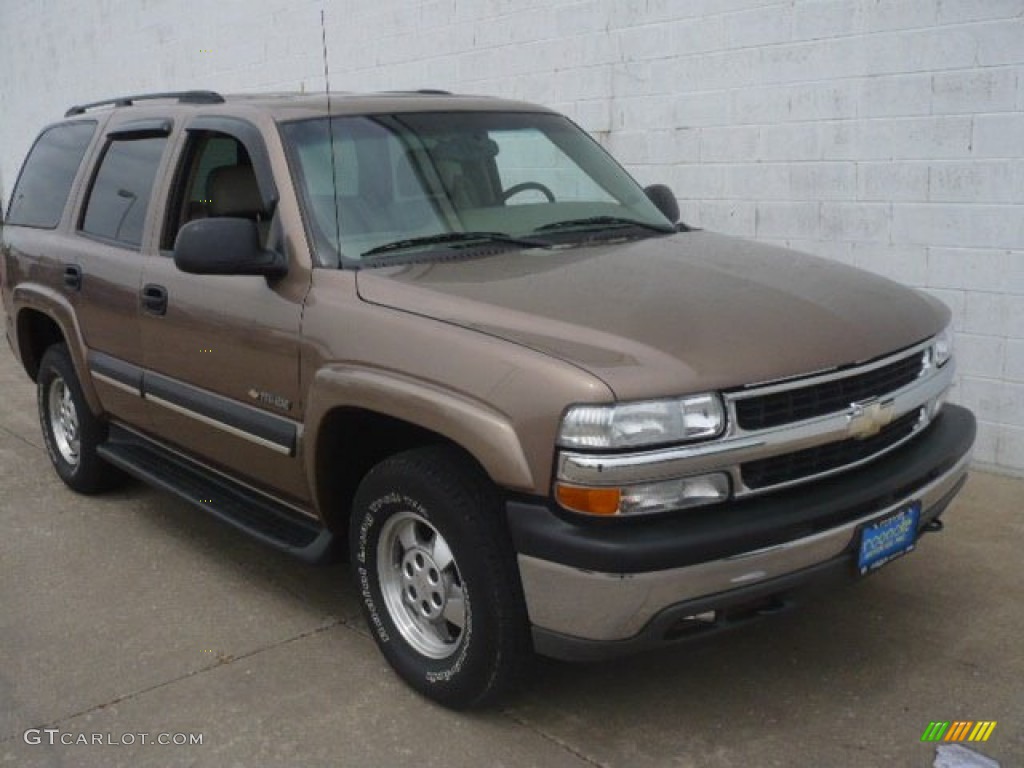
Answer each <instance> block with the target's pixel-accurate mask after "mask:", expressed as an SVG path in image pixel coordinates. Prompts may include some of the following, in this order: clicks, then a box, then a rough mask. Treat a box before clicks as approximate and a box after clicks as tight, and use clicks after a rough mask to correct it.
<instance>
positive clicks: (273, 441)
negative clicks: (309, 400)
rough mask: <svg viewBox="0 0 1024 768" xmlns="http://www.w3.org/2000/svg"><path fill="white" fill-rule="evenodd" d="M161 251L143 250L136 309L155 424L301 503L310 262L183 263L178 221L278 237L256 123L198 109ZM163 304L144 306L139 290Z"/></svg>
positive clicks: (215, 464) (216, 462)
mask: <svg viewBox="0 0 1024 768" xmlns="http://www.w3.org/2000/svg"><path fill="white" fill-rule="evenodd" d="M173 179H174V181H173V184H172V186H171V189H170V192H169V195H168V204H167V213H166V218H165V221H164V224H163V229H162V234H161V236H160V248H159V251H158V252H156V253H154V254H153V255H152V256H151V257H150V258H148V259H147V260H146V264H145V272H144V277H143V288H142V293H143V307H142V315H141V318H142V319H141V325H142V341H143V346H144V348H145V360H146V368H147V373H146V393H147V399H149V400H150V401H152V402H153V403H154V404H155V406H156V407H155V408H154V411H153V419H154V425H155V428H156V432H157V434H158V435H159V436H160V437H161V438H162V439H163V440H165V441H166V442H168V443H170V444H172V445H174V446H176V447H178V448H179V449H182V450H184V451H185V452H186V453H187V454H189V455H190V456H192V457H194V458H196V459H198V460H200V461H201V462H203V463H204V464H206V465H208V466H209V467H211V468H213V469H219V470H222V471H223V470H227V471H228V472H229V473H230V474H232V475H235V476H241V477H244V478H246V479H247V480H248V482H250V483H251V484H252V485H254V486H256V487H258V488H261V489H263V490H265V491H267V492H269V493H271V494H273V495H275V496H277V497H279V498H284V499H286V500H288V499H291V500H293V501H298V502H305V501H307V500H308V491H307V484H306V480H305V475H304V472H303V467H302V464H301V462H300V461H299V460H298V458H297V457H296V453H297V450H298V440H299V430H300V421H299V420H300V419H301V401H300V398H301V396H300V392H299V349H298V341H299V323H300V319H301V314H302V302H303V300H304V299H305V295H306V292H307V290H308V286H309V279H310V275H309V270H308V268H302V267H300V265H297V264H294V263H293V264H291V265H290V268H289V272H288V274H287V275H285V276H284V277H283V278H279V279H275V280H272V281H271V280H268V279H267V278H265V277H261V276H253V275H232V276H224V275H197V274H188V273H185V272H182V271H180V270H179V269H178V268H177V267H176V266H175V264H174V258H173V255H174V254H173V248H174V242H175V239H176V237H177V233H178V231H179V230H180V229H181V227H183V226H185V225H186V224H187V223H188V222H190V221H193V220H195V219H200V218H207V217H220V216H228V217H236V218H249V219H253V220H255V221H256V222H257V225H258V228H259V230H260V233H261V238H262V239H263V242H264V245H265V247H267V248H271V249H277V250H281V249H283V248H284V247H285V244H284V242H283V238H282V237H281V233H280V231H279V227H278V226H277V223H276V219H275V215H274V214H275V211H274V208H275V206H274V201H275V199H276V194H277V193H276V186H275V184H274V181H273V175H272V173H271V168H270V162H269V158H268V156H267V150H266V147H265V145H264V143H263V139H262V136H261V135H260V133H259V131H258V130H257V129H256V128H255V126H253V125H251V124H249V123H247V122H244V121H242V120H239V119H236V118H230V117H199V118H195V119H193V121H192V122H191V123H189V124H188V126H187V131H186V136H185V138H184V143H183V146H182V147H181V150H180V152H178V157H177V160H176V162H175V171H174V176H173ZM150 295H152V296H154V297H162V303H159V304H158V303H155V302H154V303H152V304H147V298H146V297H147V296H150Z"/></svg>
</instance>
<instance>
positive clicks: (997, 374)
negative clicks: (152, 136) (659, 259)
mask: <svg viewBox="0 0 1024 768" xmlns="http://www.w3.org/2000/svg"><path fill="white" fill-rule="evenodd" d="M321 8H326V12H327V38H328V44H329V47H330V65H331V78H332V85H333V87H334V88H335V89H339V90H343V89H348V90H373V89H395V88H417V87H427V86H429V87H441V88H450V89H453V90H458V91H464V92H479V93H491V94H495V95H503V96H511V97H517V98H525V99H529V100H533V101H539V102H542V103H544V104H548V105H550V106H552V107H555V108H556V109H561V110H562V111H564V112H566V113H567V114H569V115H570V116H572V117H573V118H574V119H575V120H577V121H578V122H579V123H580V124H581V125H583V126H584V127H585V128H587V129H588V130H590V131H592V132H593V133H594V134H595V135H596V136H597V137H598V139H599V140H600V141H602V142H603V143H604V144H605V146H607V147H608V148H609V149H610V150H611V151H612V152H614V153H615V154H616V155H617V156H618V157H619V158H620V160H622V161H623V162H625V163H626V164H627V165H628V166H629V167H630V170H632V171H633V172H634V173H635V174H636V176H637V177H638V178H639V179H640V180H641V181H642V182H644V183H650V182H653V181H666V182H669V183H671V184H672V185H673V187H674V188H675V190H676V193H677V194H678V196H679V198H680V206H681V209H682V211H683V213H684V216H685V218H686V219H687V220H688V221H690V222H691V223H693V224H696V225H698V226H703V227H706V228H708V229H714V230H719V231H723V232H727V233H732V234H736V235H740V236H744V237H756V238H761V239H764V240H766V241H771V242H776V243H783V244H788V245H789V246H791V247H796V248H800V249H802V250H807V251H812V252H815V253H818V254H821V255H823V256H826V257H828V258H834V259H839V260H841V261H845V262H847V263H851V264H855V265H857V266H860V267H863V268H865V269H870V270H873V271H876V272H880V273H882V274H884V275H887V276H889V277H892V278H895V279H897V280H900V281H903V282H906V283H910V284H912V285H915V286H918V287H921V288H924V289H926V290H928V291H930V292H932V293H933V294H935V295H936V296H938V297H939V298H941V299H942V300H943V301H945V302H946V303H947V304H948V305H949V306H950V307H951V308H952V310H953V313H954V323H955V328H956V329H957V331H958V334H959V339H958V341H959V345H960V361H961V368H960V371H961V376H960V386H959V389H958V391H957V395H956V397H957V399H959V400H960V401H962V402H965V403H967V404H968V405H970V406H971V407H973V408H974V409H975V410H976V412H977V414H978V416H979V418H980V420H981V434H980V439H979V443H978V448H977V452H976V456H977V459H978V460H979V461H980V462H982V463H985V464H988V465H993V466H999V467H1002V468H1004V469H1006V470H1008V471H1014V472H1024V0H785V1H784V2H773V1H772V0H685V1H684V0H458V1H457V2H456V0H376V2H374V3H366V2H360V1H358V0H340V1H336V2H323V0H321V1H320V2H309V1H307V0H302V1H298V2H296V1H294V0H292V1H288V0H245V1H244V2H243V0H220V1H219V2H215V3H212V2H207V1H203V2H200V1H199V0H173V1H172V0H148V1H147V2H145V3H137V2H132V1H131V0H104V1H103V2H100V3H95V4H82V3H80V2H72V0H51V1H50V2H47V3H40V2H37V1H36V0H0V72H3V73H4V87H3V89H0V115H2V119H0V198H4V199H5V198H6V195H9V193H10V188H11V186H12V185H13V180H14V175H15V173H16V172H17V168H18V166H19V164H20V162H21V159H22V157H23V156H24V153H25V151H26V150H27V148H28V146H29V144H30V142H31V140H32V138H33V137H34V136H35V134H36V132H37V131H38V129H39V128H40V126H42V125H43V124H45V123H47V122H49V121H51V120H54V119H56V118H58V117H59V116H60V115H61V114H62V113H63V111H64V110H65V109H66V108H67V106H68V105H70V104H72V103H74V102H80V101H88V100H90V99H95V98H100V97H104V96H110V95H114V94H120V93H131V92H134V91H146V90H166V89H174V88H192V87H196V88H215V89H219V90H224V91H252V90H266V89H305V90H320V89H322V88H323V86H324V81H323V62H322V59H321V52H320V11H321ZM201 50H202V51H208V52H201Z"/></svg>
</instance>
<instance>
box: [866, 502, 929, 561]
mask: <svg viewBox="0 0 1024 768" xmlns="http://www.w3.org/2000/svg"><path fill="white" fill-rule="evenodd" d="M920 518H921V503H920V502H916V501H915V502H914V503H913V504H911V505H909V506H906V507H903V508H902V509H901V510H899V511H898V512H894V513H893V514H891V515H889V516H888V517H884V518H882V519H881V520H879V521H878V522H876V523H871V524H870V525H868V526H867V527H865V528H862V529H861V532H860V553H859V555H858V556H857V570H859V571H860V572H861V574H865V573H868V572H869V571H873V570H875V569H876V568H881V567H882V566H883V565H885V564H886V563H888V562H889V561H890V560H895V559H896V558H897V557H899V556H900V555H905V554H907V552H910V551H911V550H913V549H914V543H915V542H916V541H917V523H918V520H920Z"/></svg>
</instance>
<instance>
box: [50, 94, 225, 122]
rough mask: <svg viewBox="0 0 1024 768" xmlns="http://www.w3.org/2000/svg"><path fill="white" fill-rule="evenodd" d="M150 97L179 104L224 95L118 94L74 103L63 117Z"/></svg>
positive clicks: (207, 101)
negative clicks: (82, 102) (113, 96)
mask: <svg viewBox="0 0 1024 768" xmlns="http://www.w3.org/2000/svg"><path fill="white" fill-rule="evenodd" d="M150 99H177V100H178V103H179V104H223V103H224V97H223V96H221V95H220V94H219V93H217V92H216V91H170V92H168V93H140V94H137V95H135V96H119V97H117V98H116V99H104V100H103V101H94V102H91V103H89V104H76V105H75V106H73V107H72V108H71V109H69V110H68V111H67V112H65V113H64V117H73V116H75V115H81V114H84V113H85V111H86V110H88V109H94V108H96V107H106V106H108V105H111V104H112V105H114V106H115V107H130V106H131V105H132V104H133V103H134V102H136V101H147V100H150Z"/></svg>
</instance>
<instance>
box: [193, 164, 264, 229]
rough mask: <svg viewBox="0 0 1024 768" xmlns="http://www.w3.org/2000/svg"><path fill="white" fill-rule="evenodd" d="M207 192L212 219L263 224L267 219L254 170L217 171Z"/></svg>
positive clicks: (236, 167) (228, 168)
mask: <svg viewBox="0 0 1024 768" xmlns="http://www.w3.org/2000/svg"><path fill="white" fill-rule="evenodd" d="M206 192H207V197H208V198H209V204H208V205H209V211H210V215H211V216H235V217H237V218H241V219H254V220H259V219H261V218H262V217H263V215H264V210H263V199H262V198H261V197H260V188H259V185H258V184H257V183H256V174H255V173H253V170H252V167H251V166H248V165H222V166H221V167H220V168H214V169H213V170H212V171H211V172H210V177H209V179H207V182H206Z"/></svg>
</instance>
